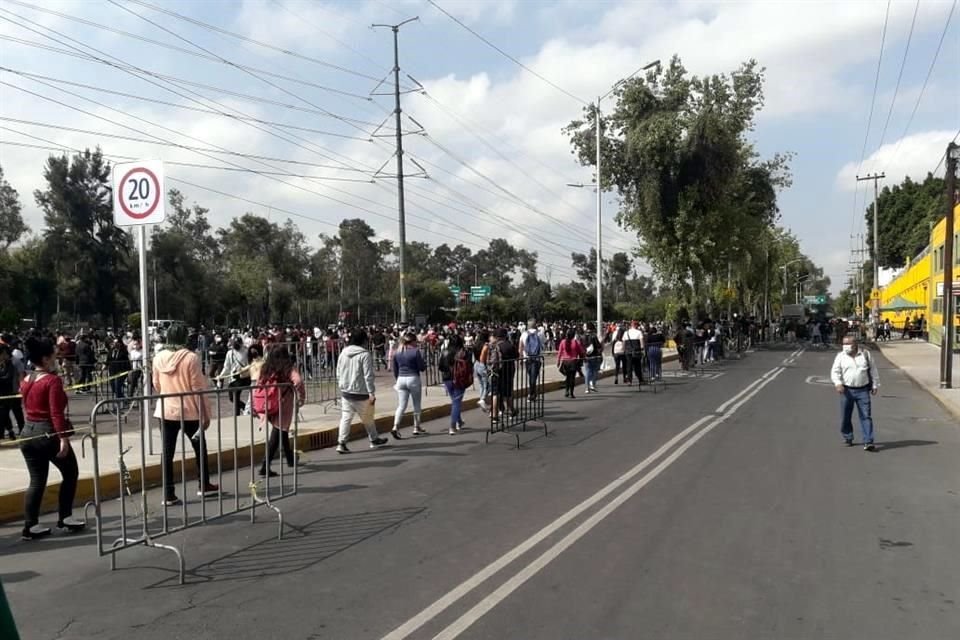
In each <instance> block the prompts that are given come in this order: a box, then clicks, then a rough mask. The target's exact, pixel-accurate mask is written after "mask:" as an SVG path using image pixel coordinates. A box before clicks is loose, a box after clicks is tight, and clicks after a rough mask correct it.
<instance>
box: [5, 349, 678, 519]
mask: <svg viewBox="0 0 960 640" xmlns="http://www.w3.org/2000/svg"><path fill="white" fill-rule="evenodd" d="M676 359H677V355H676V354H669V355H667V356H665V357H664V359H663V361H664V362H673V361H675V360H676ZM613 373H614V372H613V371H612V370H607V371H602V372H601V373H600V377H601V378H609V377H612V376H613ZM563 385H564V382H563V380H552V381H550V382H546V383H544V386H543V390H544V393H549V392H551V391H558V390H559V389H562V388H563ZM519 391H520V392H522V391H523V390H522V389H521V390H519ZM479 403H480V399H479V398H471V399H469V400H464V401H463V410H464V411H468V410H471V409H475V408H476V407H477V405H479ZM450 410H451V405H450V404H449V403H445V404H442V405H438V406H435V407H427V408H425V409H424V410H423V412H422V413H421V415H420V419H421V421H422V422H429V421H431V420H437V419H439V418H445V417H447V416H449V415H450ZM412 424H413V416H412V415H411V414H406V415H404V417H403V421H402V422H401V426H402V427H409V426H410V425H412ZM376 425H377V431H378V432H379V433H388V432H389V431H390V430H391V429H392V428H393V416H392V415H386V416H380V417H379V418H377V419H376ZM338 436H339V429H338V428H336V427H334V428H326V429H322V430H317V431H303V430H301V433H299V434H298V435H297V442H296V446H295V449H296V450H298V451H315V450H317V449H326V448H328V447H335V446H336V445H337V437H338ZM366 437H367V431H366V429H365V428H364V426H363V423H362V422H355V423H353V425H352V426H351V429H350V439H351V440H359V439H361V438H366ZM264 449H265V446H264V444H263V443H259V444H256V445H254V447H253V458H254V460H263V457H264ZM236 456H237V463H238V464H239V465H240V466H242V467H246V466H249V465H250V446H249V445H246V446H243V447H241V448H239V449H236ZM233 463H234V450H233V449H224V450H223V452H222V455H221V469H222V471H224V472H226V471H231V470H233V468H234V467H233ZM187 464H188V465H189V469H188V473H187V479H188V481H189V480H192V479H193V478H194V473H193V461H192V460H187ZM129 471H130V475H131V481H132V483H133V486H138V485H139V484H140V479H141V476H142V474H145V475H146V481H147V486H148V487H151V488H154V487H159V486H160V485H161V483H162V479H163V472H162V468H161V465H160V463H159V462H152V463H149V464H147V466H146V468H145V469H143V470H142V471H141V469H140V468H130V470H129ZM211 471H212V470H211ZM173 475H174V477H176V478H180V477H181V461H180V460H179V459H178V460H175V461H174V470H173ZM120 489H121V487H120V472H119V471H110V472H109V473H104V474H102V475H101V476H100V490H101V492H102V493H103V495H104V496H111V497H114V496H119V495H120ZM59 490H60V483H59V482H51V483H48V484H47V489H46V491H45V492H44V494H43V503H42V505H41V509H40V511H41V513H48V512H50V511H55V510H56V508H57V493H58V492H59ZM25 493H26V489H20V490H18V491H11V492H8V493H3V494H0V522H11V521H14V520H17V519H19V518H22V517H23V499H24V494H25ZM91 500H93V478H92V477H83V476H81V477H80V480H79V481H78V482H77V497H76V499H75V501H74V506H82V505H83V504H85V503H87V502H89V501H91Z"/></svg>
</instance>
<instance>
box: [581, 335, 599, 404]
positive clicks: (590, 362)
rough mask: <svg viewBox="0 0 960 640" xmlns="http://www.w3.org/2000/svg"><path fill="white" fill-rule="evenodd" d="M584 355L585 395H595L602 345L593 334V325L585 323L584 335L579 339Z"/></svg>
mask: <svg viewBox="0 0 960 640" xmlns="http://www.w3.org/2000/svg"><path fill="white" fill-rule="evenodd" d="M581 343H582V344H583V348H584V351H585V355H586V361H585V362H584V370H583V372H584V382H585V383H586V387H587V389H586V391H587V393H597V380H599V379H600V365H602V364H603V345H602V344H601V343H600V339H599V338H597V334H596V333H595V332H594V329H593V323H592V322H591V323H587V324H586V325H585V326H584V334H583V336H582V339H581Z"/></svg>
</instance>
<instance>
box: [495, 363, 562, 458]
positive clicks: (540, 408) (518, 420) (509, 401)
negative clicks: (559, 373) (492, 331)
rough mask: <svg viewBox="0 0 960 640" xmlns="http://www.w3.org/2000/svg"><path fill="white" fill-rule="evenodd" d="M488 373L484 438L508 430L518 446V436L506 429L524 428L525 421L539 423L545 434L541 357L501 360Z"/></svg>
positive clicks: (543, 378)
mask: <svg viewBox="0 0 960 640" xmlns="http://www.w3.org/2000/svg"><path fill="white" fill-rule="evenodd" d="M489 375H490V385H489V389H490V394H491V395H492V402H491V403H490V429H489V430H488V431H487V434H486V437H485V441H486V442H487V443H489V442H490V436H491V435H494V434H497V433H509V434H510V435H513V436H514V437H515V438H516V439H517V449H519V448H520V435H519V434H517V433H515V432H511V431H510V429H512V428H514V427H520V428H521V430H522V431H526V430H527V423H530V422H540V423H542V424H543V434H544V435H545V436H546V435H548V431H547V423H546V421H545V420H544V417H545V414H544V383H545V377H546V372H545V368H544V358H543V356H531V357H528V358H517V359H515V360H503V361H501V362H500V363H499V364H498V365H497V367H496V368H495V369H491V370H490V371H489Z"/></svg>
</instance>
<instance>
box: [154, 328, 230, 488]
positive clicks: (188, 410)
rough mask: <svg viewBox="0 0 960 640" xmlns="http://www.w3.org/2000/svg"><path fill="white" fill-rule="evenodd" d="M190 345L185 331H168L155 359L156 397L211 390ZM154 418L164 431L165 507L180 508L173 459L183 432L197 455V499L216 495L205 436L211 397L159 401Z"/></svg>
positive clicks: (176, 329) (197, 396)
mask: <svg viewBox="0 0 960 640" xmlns="http://www.w3.org/2000/svg"><path fill="white" fill-rule="evenodd" d="M186 341H187V330H186V328H185V327H179V326H175V327H171V328H170V330H169V331H167V337H166V340H165V344H164V347H163V350H161V351H160V352H159V353H158V354H157V355H156V356H154V358H153V369H152V371H153V392H154V393H156V394H161V395H166V394H190V393H191V392H200V391H206V390H207V389H209V385H208V384H207V379H206V378H205V377H204V375H203V369H202V367H201V365H200V358H199V357H198V356H197V354H195V353H193V352H192V351H189V350H188V349H187V348H186V347H184V346H183V345H184V344H185V343H186ZM154 417H155V418H159V419H160V431H161V433H162V435H163V505H164V506H172V505H177V504H180V498H178V497H177V494H176V479H175V478H174V477H173V458H174V455H175V454H176V449H177V436H178V435H180V430H181V429H183V434H184V435H185V436H186V437H187V440H189V441H190V444H192V445H193V452H194V454H195V455H196V460H197V477H198V478H199V480H200V488H199V490H198V491H197V495H198V496H201V497H206V496H210V495H216V494H217V493H218V492H219V491H220V487H218V486H217V485H215V484H211V483H210V465H209V462H208V461H207V457H206V454H207V444H206V440H205V438H204V435H203V434H204V431H206V429H207V427H209V426H210V397H209V395H200V394H198V393H195V394H194V395H182V396H180V397H174V398H164V399H162V400H158V401H156V411H155V412H154Z"/></svg>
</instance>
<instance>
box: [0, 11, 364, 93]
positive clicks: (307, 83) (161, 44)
mask: <svg viewBox="0 0 960 640" xmlns="http://www.w3.org/2000/svg"><path fill="white" fill-rule="evenodd" d="M5 1H6V2H9V3H10V4H15V5H19V6H21V7H24V8H28V9H32V10H34V11H38V12H40V13H46V14H48V15H53V16H57V17H60V18H63V19H64V20H70V21H71V22H76V23H78V24H82V25H85V26H88V27H92V28H94V29H101V30H103V31H108V32H110V33H114V34H117V35H120V36H124V37H126V38H132V39H134V40H139V41H140V42H146V43H148V44H152V45H155V46H157V47H162V48H164V49H167V50H170V51H176V52H178V53H182V54H184V55H188V56H193V57H195V58H201V59H204V60H210V61H212V62H218V63H220V64H224V63H223V61H222V60H220V59H219V58H218V57H217V56H215V55H210V54H205V53H199V52H197V51H191V50H190V49H184V48H183V47H178V46H176V45H172V44H169V43H167V42H161V41H159V40H154V39H153V38H148V37H146V36H142V35H139V34H136V33H131V32H129V31H124V30H122V29H117V28H116V27H111V26H109V25H106V24H101V23H99V22H94V21H92V20H86V19H84V18H81V17H79V16H74V15H71V14H69V13H63V12H62V11H54V10H53V9H47V8H45V7H40V6H37V5H34V4H30V3H29V2H20V1H19V0H5ZM10 39H13V38H10ZM229 66H233V67H236V68H238V69H249V70H251V71H256V72H257V73H262V74H264V75H269V76H273V77H275V78H279V79H281V80H286V81H288V82H295V83H297V84H302V85H305V86H309V87H313V88H314V89H319V90H321V91H328V92H330V93H336V94H339V95H343V96H347V97H350V98H356V99H358V100H365V101H367V102H370V101H371V98H370V96H364V95H360V94H357V93H351V92H349V91H344V90H342V89H337V88H335V87H328V86H326V85H322V84H317V83H315V82H310V81H308V80H302V79H300V78H294V77H291V76H286V75H283V74H279V73H275V72H272V71H266V70H264V69H257V68H256V67H249V66H246V65H242V64H236V63H234V64H232V65H229Z"/></svg>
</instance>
